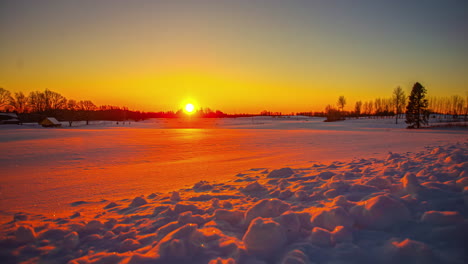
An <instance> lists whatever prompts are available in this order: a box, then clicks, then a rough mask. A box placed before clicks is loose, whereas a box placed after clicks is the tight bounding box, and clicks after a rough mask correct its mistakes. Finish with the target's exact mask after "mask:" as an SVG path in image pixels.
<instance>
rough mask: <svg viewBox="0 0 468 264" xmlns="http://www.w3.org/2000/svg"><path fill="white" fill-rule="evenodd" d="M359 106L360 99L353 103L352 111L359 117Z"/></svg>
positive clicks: (360, 105)
mask: <svg viewBox="0 0 468 264" xmlns="http://www.w3.org/2000/svg"><path fill="white" fill-rule="evenodd" d="M361 108H362V101H357V102H356V104H355V105H354V113H355V114H356V117H359V116H360V115H361Z"/></svg>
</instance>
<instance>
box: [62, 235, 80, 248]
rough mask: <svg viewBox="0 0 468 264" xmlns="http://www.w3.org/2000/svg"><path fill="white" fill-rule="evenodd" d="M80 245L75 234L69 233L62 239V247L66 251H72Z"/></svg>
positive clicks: (78, 237)
mask: <svg viewBox="0 0 468 264" xmlns="http://www.w3.org/2000/svg"><path fill="white" fill-rule="evenodd" d="M79 244H80V236H79V235H78V233H77V232H70V233H69V234H67V235H66V236H65V237H64V240H63V246H64V247H65V248H66V249H69V250H73V249H75V248H76V247H77V246H78V245H79Z"/></svg>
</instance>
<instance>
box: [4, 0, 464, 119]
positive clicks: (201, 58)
mask: <svg viewBox="0 0 468 264" xmlns="http://www.w3.org/2000/svg"><path fill="white" fill-rule="evenodd" d="M1 5H2V6H0V31H2V32H4V33H5V34H3V35H4V36H6V37H5V38H3V40H2V46H3V48H2V49H0V87H4V88H5V89H8V90H10V91H12V92H16V91H23V92H25V93H28V92H30V91H33V90H44V89H46V88H47V89H50V90H53V91H56V92H59V93H61V94H63V95H64V96H65V97H67V98H68V99H76V100H84V99H89V100H92V101H93V102H95V104H97V105H120V106H128V107H129V108H130V109H136V110H142V111H168V110H177V109H180V108H182V104H183V103H184V102H187V101H193V102H195V103H196V105H197V107H209V108H211V109H219V110H221V111H224V112H227V113H258V112H260V111H262V110H269V111H280V112H283V113H289V112H300V111H322V110H323V109H324V107H325V106H326V105H327V104H332V105H335V104H336V101H337V98H338V96H340V95H344V96H345V97H346V98H347V99H348V105H347V106H346V107H345V109H349V110H351V109H352V108H353V106H354V102H355V101H357V100H362V101H366V100H373V99H375V98H377V97H390V96H391V94H392V91H393V89H394V88H395V87H397V86H401V87H402V88H403V89H404V90H405V91H406V92H407V93H409V91H410V89H411V86H412V85H413V83H414V82H416V81H419V82H421V83H422V84H423V85H424V86H426V88H427V90H428V94H429V95H434V96H450V95H453V94H459V95H462V96H464V95H465V93H466V92H467V91H468V85H467V84H468V75H466V74H465V71H466V59H467V58H468V56H467V54H468V51H467V49H468V48H467V47H468V43H467V42H468V41H467V39H466V37H464V36H465V35H463V34H462V32H463V28H465V26H467V24H468V23H467V21H466V18H465V17H464V12H463V10H466V5H465V4H461V6H459V5H457V4H455V3H432V2H431V3H427V4H426V6H423V7H421V5H418V4H417V3H415V4H402V3H372V2H371V1H370V2H369V1H364V0H362V1H357V2H356V3H354V4H352V3H346V2H339V1H336V2H335V1H332V2H331V3H321V2H314V1H311V2H304V1H290V2H287V3H286V2H276V1H258V2H255V3H252V2H248V1H238V2H230V1H210V0H203V1H200V2H197V3H196V4H195V3H194V2H190V1H180V2H177V3H174V2H167V1H144V0H138V1H135V2H130V1H98V2H95V1H90V2H87V1H85V2H81V3H74V2H68V1H66V2H61V1H53V0H50V1H41V2H40V3H38V2H35V1H4V2H2V4H1ZM421 10H422V11H423V12H420V11H421ZM395 12H396V13H398V19H395V16H394V14H395ZM465 44H466V45H465Z"/></svg>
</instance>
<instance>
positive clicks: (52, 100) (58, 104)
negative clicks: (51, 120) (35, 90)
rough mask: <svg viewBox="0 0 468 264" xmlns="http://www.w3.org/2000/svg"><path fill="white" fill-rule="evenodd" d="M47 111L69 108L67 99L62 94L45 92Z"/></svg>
mask: <svg viewBox="0 0 468 264" xmlns="http://www.w3.org/2000/svg"><path fill="white" fill-rule="evenodd" d="M44 100H45V110H57V109H64V108H65V107H66V106H67V99H66V98H65V97H63V96H62V95H61V94H59V93H57V92H54V91H51V90H48V89H46V90H45V91H44Z"/></svg>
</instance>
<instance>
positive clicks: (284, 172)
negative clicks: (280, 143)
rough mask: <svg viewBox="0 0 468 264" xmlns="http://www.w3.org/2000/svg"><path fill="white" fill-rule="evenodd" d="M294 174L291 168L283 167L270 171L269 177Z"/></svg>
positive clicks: (287, 176) (284, 176)
mask: <svg viewBox="0 0 468 264" xmlns="http://www.w3.org/2000/svg"><path fill="white" fill-rule="evenodd" d="M293 174H294V171H293V170H292V169H291V168H288V167H286V168H282V169H277V170H272V171H271V172H270V173H268V175H267V178H289V177H291V176H292V175H293Z"/></svg>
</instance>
